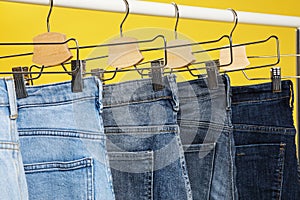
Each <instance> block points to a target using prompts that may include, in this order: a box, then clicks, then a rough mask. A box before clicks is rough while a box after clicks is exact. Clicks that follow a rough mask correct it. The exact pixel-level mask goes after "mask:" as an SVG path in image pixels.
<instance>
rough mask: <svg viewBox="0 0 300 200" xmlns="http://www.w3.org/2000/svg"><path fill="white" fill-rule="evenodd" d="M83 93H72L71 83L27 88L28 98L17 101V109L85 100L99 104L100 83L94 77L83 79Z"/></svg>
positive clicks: (100, 96)
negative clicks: (97, 100)
mask: <svg viewBox="0 0 300 200" xmlns="http://www.w3.org/2000/svg"><path fill="white" fill-rule="evenodd" d="M83 85H84V88H83V91H82V92H78V93H73V92H72V91H71V81H65V82H60V83H54V84H45V85H38V86H27V87H26V91H27V93H28V97H26V98H22V99H18V100H17V103H18V107H19V108H22V107H24V106H25V107H27V106H39V105H42V104H43V105H44V104H59V103H66V102H70V103H71V102H74V101H80V100H85V99H93V98H95V99H96V98H98V99H99V102H100V103H101V98H102V94H101V93H102V83H101V81H100V80H99V79H98V78H96V77H88V78H84V79H83Z"/></svg>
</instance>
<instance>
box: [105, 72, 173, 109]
mask: <svg viewBox="0 0 300 200" xmlns="http://www.w3.org/2000/svg"><path fill="white" fill-rule="evenodd" d="M163 84H164V88H163V89H162V90H159V91H155V90H154V89H153V85H152V80H151V79H139V80H134V81H127V82H121V83H116V84H110V85H104V86H103V106H104V107H111V106H121V105H128V104H134V103H144V102H150V101H155V100H160V99H171V100H174V102H175V104H176V106H177V107H178V100H177V99H178V97H177V93H178V89H177V84H176V76H175V75H174V74H171V75H168V76H165V77H163Z"/></svg>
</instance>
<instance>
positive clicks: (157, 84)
mask: <svg viewBox="0 0 300 200" xmlns="http://www.w3.org/2000/svg"><path fill="white" fill-rule="evenodd" d="M161 64H162V63H161V62H160V61H159V60H155V61H152V62H151V78H152V86H153V90H154V91H160V90H162V89H164V83H163V68H162V67H161V66H162V65H161Z"/></svg>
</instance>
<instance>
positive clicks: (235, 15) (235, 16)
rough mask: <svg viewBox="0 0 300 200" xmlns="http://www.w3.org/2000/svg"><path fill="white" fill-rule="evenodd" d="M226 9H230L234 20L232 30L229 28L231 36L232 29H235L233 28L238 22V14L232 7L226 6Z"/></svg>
mask: <svg viewBox="0 0 300 200" xmlns="http://www.w3.org/2000/svg"><path fill="white" fill-rule="evenodd" d="M227 10H230V11H231V12H232V13H233V17H234V18H233V21H234V25H233V28H232V30H231V32H230V37H232V34H233V31H234V30H235V28H236V26H237V24H238V19H239V18H238V15H237V13H236V11H235V10H233V9H232V8H228V9H227Z"/></svg>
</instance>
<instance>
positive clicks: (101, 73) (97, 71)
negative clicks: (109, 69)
mask: <svg viewBox="0 0 300 200" xmlns="http://www.w3.org/2000/svg"><path fill="white" fill-rule="evenodd" d="M91 72H92V76H96V77H98V78H99V79H100V80H103V79H104V72H105V70H104V69H100V68H97V69H92V70H91Z"/></svg>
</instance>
